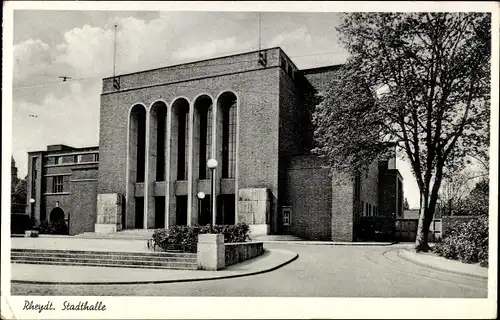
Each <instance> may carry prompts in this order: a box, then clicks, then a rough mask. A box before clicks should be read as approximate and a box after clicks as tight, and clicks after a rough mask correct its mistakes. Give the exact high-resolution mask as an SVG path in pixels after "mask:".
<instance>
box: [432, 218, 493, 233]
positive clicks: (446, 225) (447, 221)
mask: <svg viewBox="0 0 500 320" xmlns="http://www.w3.org/2000/svg"><path fill="white" fill-rule="evenodd" d="M480 217H483V216H442V217H441V220H442V231H443V232H442V233H443V235H444V234H446V232H448V231H449V230H450V229H451V228H453V226H454V225H455V224H457V223H463V222H469V221H470V220H472V219H477V218H480Z"/></svg>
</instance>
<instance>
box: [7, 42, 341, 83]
mask: <svg viewBox="0 0 500 320" xmlns="http://www.w3.org/2000/svg"><path fill="white" fill-rule="evenodd" d="M338 53H341V51H330V52H322V53H310V54H304V55H296V56H290V58H300V57H309V56H319V55H331V54H338ZM215 59H217V58H215ZM258 61H259V60H258V59H250V60H241V61H234V62H224V63H212V64H209V65H203V66H192V65H173V66H166V67H160V68H155V69H149V70H143V71H131V72H125V75H127V74H130V73H142V72H149V71H152V70H158V69H163V68H177V69H201V68H212V67H214V66H223V65H234V64H241V63H247V62H258ZM194 63H197V62H196V61H195V62H191V63H190V62H188V63H187V64H194ZM36 75H37V76H44V75H43V74H36ZM122 75H123V74H122ZM47 76H51V75H50V74H47ZM119 76H120V75H118V77H119ZM104 78H109V77H104ZM94 79H103V77H102V76H95V77H82V78H72V79H68V80H67V81H54V82H46V83H38V84H31V85H24V86H17V87H13V88H12V89H13V90H18V89H25V88H33V87H37V86H45V85H52V84H60V83H63V82H66V83H70V82H79V81H86V80H94Z"/></svg>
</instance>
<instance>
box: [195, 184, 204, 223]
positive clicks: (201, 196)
mask: <svg viewBox="0 0 500 320" xmlns="http://www.w3.org/2000/svg"><path fill="white" fill-rule="evenodd" d="M197 196H198V221H200V218H201V200H203V199H205V192H203V191H200V192H198V194H197Z"/></svg>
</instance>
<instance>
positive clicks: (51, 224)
mask: <svg viewBox="0 0 500 320" xmlns="http://www.w3.org/2000/svg"><path fill="white" fill-rule="evenodd" d="M34 229H35V230H38V232H39V233H40V234H62V235H67V234H69V230H68V226H67V225H66V222H65V221H64V220H55V221H47V220H43V221H41V222H40V223H39V224H37V225H36V226H35V228H34Z"/></svg>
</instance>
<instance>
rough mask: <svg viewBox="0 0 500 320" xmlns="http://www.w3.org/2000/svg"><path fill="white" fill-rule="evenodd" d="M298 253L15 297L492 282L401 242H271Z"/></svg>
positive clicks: (465, 286)
mask: <svg viewBox="0 0 500 320" xmlns="http://www.w3.org/2000/svg"><path fill="white" fill-rule="evenodd" d="M265 246H266V247H267V248H276V249H287V250H292V251H295V252H297V253H298V254H299V258H298V259H297V260H295V261H294V262H292V263H290V264H288V265H286V266H284V267H282V268H280V269H278V270H275V271H272V272H269V273H264V274H259V275H255V276H249V277H243V278H236V279H224V280H211V281H202V282H190V283H170V284H148V285H120V286H116V285H33V284H12V289H11V294H12V295H83V296H93V295H99V296H101V295H102V296H109V295H114V296H116V295H129V296H148V295H154V296H233V297H238V296H246V297H262V296H268V297H420V298H422V297H434V298H437V297H447V298H456V297H462V298H473V297H476V298H485V297H487V282H486V280H481V279H478V278H473V277H467V276H463V275H457V274H451V273H445V272H441V271H437V270H433V269H430V268H426V267H423V266H419V265H415V264H413V263H411V262H408V261H406V260H404V259H402V258H400V257H399V256H398V255H397V248H398V247H397V246H329V245H328V246H327V245H317V246H313V245H300V244H280V243H278V244H275V243H273V244H266V245H265Z"/></svg>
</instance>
